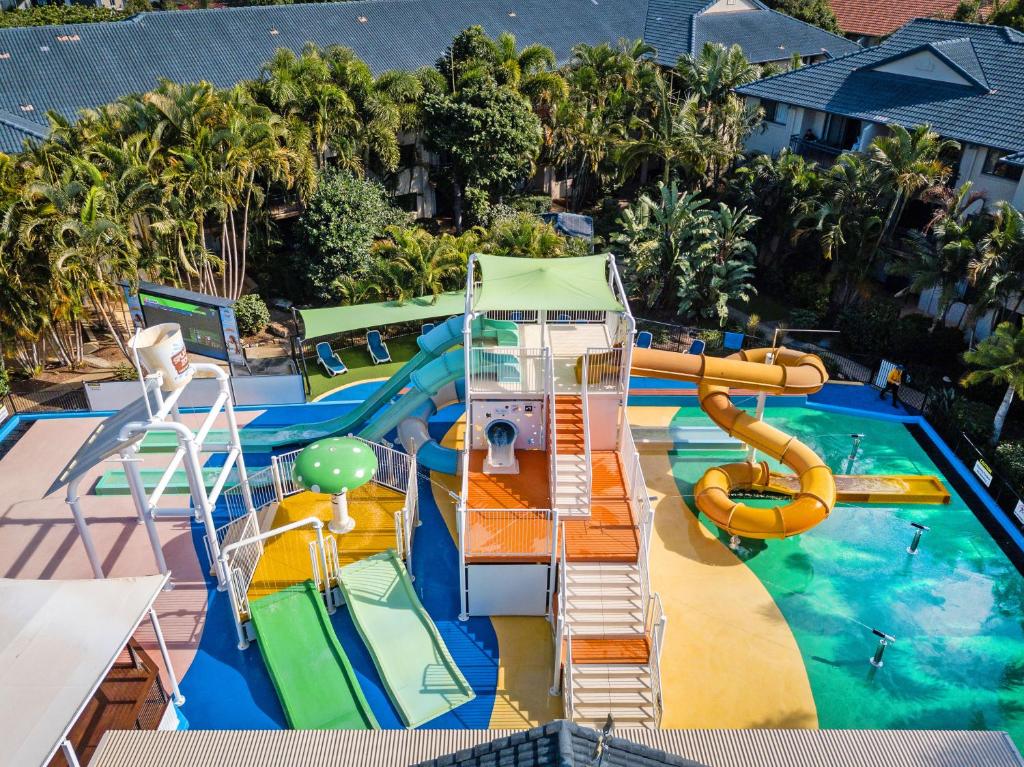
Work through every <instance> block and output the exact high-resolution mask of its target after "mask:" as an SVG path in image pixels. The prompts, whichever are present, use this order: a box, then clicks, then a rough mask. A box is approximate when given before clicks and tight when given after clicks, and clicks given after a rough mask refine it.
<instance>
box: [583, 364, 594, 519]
mask: <svg viewBox="0 0 1024 767" xmlns="http://www.w3.org/2000/svg"><path fill="white" fill-rule="evenodd" d="M581 373H582V375H581V376H580V378H581V379H582V383H581V385H580V399H581V400H582V403H583V460H584V462H585V463H586V467H585V475H584V476H585V480H586V486H585V488H584V499H583V500H584V503H585V504H586V509H587V513H588V514H589V513H590V501H591V499H592V498H593V494H594V469H593V463H594V461H593V453H592V450H591V447H590V384H589V381H590V352H589V351H588V352H587V353H586V354H584V355H583V369H582V371H581Z"/></svg>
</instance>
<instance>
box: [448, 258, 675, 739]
mask: <svg viewBox="0 0 1024 767" xmlns="http://www.w3.org/2000/svg"><path fill="white" fill-rule="evenodd" d="M462 330H463V349H462V351H461V354H462V356H463V367H464V369H465V371H466V372H465V384H464V389H465V394H464V396H465V402H466V425H465V432H464V438H463V444H462V450H461V453H460V455H459V462H460V465H459V478H460V481H461V488H460V492H459V502H458V508H457V522H458V543H459V558H460V561H459V576H460V583H459V588H460V605H461V613H462V617H464V618H468V617H469V616H474V615H541V616H546V617H547V618H548V620H549V621H550V622H551V625H552V633H553V643H554V651H555V657H556V663H555V668H554V670H553V678H552V690H551V692H552V694H562V695H563V697H564V703H565V711H566V715H567V716H568V717H570V718H573V719H575V720H576V721H580V722H586V723H591V724H598V725H600V724H603V722H604V720H605V718H606V717H607V715H608V713H609V712H611V713H612V714H613V715H614V716H615V720H616V722H617V723H619V724H620V725H621V726H655V725H656V724H657V722H658V719H659V717H660V692H659V686H660V682H659V677H660V674H659V673H658V670H657V657H658V653H659V652H660V646H661V638H662V635H663V632H664V620H663V618H662V614H661V608H660V603H659V601H658V599H657V596H656V595H653V594H652V593H651V590H650V585H649V578H648V573H647V546H648V541H649V540H650V533H651V523H652V520H653V513H652V511H651V506H650V501H649V499H648V496H647V489H646V485H645V482H644V480H643V474H642V471H641V470H640V464H639V456H638V455H637V452H636V449H635V447H634V446H633V442H632V436H631V433H630V430H629V424H628V421H627V420H626V417H625V416H626V410H625V406H626V397H627V393H628V392H627V387H628V371H629V369H630V365H631V356H632V353H633V336H634V330H635V324H634V321H633V317H632V315H631V314H630V311H629V306H628V304H627V302H626V297H625V291H624V290H623V287H622V283H621V281H620V279H619V275H618V272H617V269H616V266H615V262H614V260H613V259H612V258H611V257H610V256H607V255H597V256H586V257H582V258H566V259H555V260H532V259H516V258H501V257H496V256H489V255H475V256H473V257H472V258H471V259H470V263H469V277H468V279H467V285H466V313H465V316H464V318H463V329H462ZM498 334H503V335H504V336H514V337H515V339H516V342H515V343H514V344H513V343H510V342H509V341H508V340H507V339H506V340H505V341H504V343H499V340H498V338H497V335H498ZM612 679H614V682H612V681H610V680H612Z"/></svg>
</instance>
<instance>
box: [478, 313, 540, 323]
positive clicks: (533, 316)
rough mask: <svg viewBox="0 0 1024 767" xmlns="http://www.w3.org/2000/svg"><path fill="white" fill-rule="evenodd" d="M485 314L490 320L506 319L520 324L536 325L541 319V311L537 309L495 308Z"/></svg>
mask: <svg viewBox="0 0 1024 767" xmlns="http://www.w3.org/2000/svg"><path fill="white" fill-rule="evenodd" d="M484 316H485V317H486V318H487V319H489V320H504V321H505V322H515V323H518V324H520V325H536V324H537V323H538V322H539V321H540V312H538V311H537V310H536V309H494V310H492V311H489V312H486V313H485V314H484Z"/></svg>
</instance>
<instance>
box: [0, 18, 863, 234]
mask: <svg viewBox="0 0 1024 767" xmlns="http://www.w3.org/2000/svg"><path fill="white" fill-rule="evenodd" d="M552 19H558V20H559V23H557V24H555V23H551V22H552ZM475 24H479V25H481V26H482V27H483V28H484V29H485V30H486V31H487V33H488V34H490V35H492V36H494V35H497V34H499V33H501V32H510V33H512V34H513V35H515V36H516V39H517V41H518V42H519V44H520V45H530V44H532V43H540V44H542V45H546V46H548V47H550V48H551V49H552V50H554V52H555V55H556V56H557V57H558V61H559V62H560V63H565V62H567V61H568V59H569V57H570V55H571V49H572V47H573V46H574V45H577V44H579V43H586V44H590V45H596V44H599V43H612V44H614V43H616V42H617V41H618V40H620V39H626V40H638V39H644V40H646V41H647V42H649V43H650V44H652V45H653V46H655V47H656V48H657V57H658V61H659V62H661V63H662V64H664V65H666V66H672V65H674V64H675V62H676V60H677V59H678V58H679V56H681V55H683V54H686V53H692V52H695V51H699V50H700V49H701V47H702V46H703V45H704V44H705V43H706V42H714V43H719V44H721V45H725V46H730V45H733V44H738V45H740V46H741V47H742V48H743V50H744V52H745V53H746V55H747V57H748V58H749V59H750V60H751V61H754V62H757V63H766V62H782V63H788V62H789V61H790V59H791V58H792V57H793V56H794V55H797V56H800V57H801V58H802V59H803V60H804V61H807V62H811V61H819V60H821V59H824V58H828V57H831V56H840V55H843V54H846V53H849V52H851V51H853V50H856V49H857V45H856V44H855V43H853V42H851V41H849V40H846V39H844V38H842V37H838V36H836V35H832V34H830V33H828V32H825V31H824V30H821V29H819V28H817V27H814V26H811V25H809V24H805V23H803V22H801V21H797V20H796V19H794V18H791V17H789V16H786V15H784V14H781V13H777V12H775V11H772V10H769V9H768V8H767V7H765V6H764V5H763V4H761V3H760V2H758V1H757V0H714V1H712V2H709V0H681V1H677V0H649V1H646V0H645V1H644V2H631V0H602V1H601V2H579V1H578V0H551V1H545V2H541V0H515V2H512V3H511V4H510V3H507V2H497V0H484V2H475V1H474V0H455V1H454V2H446V3H444V4H442V5H440V6H439V5H438V4H437V3H434V2H430V0H376V1H374V2H364V1H360V2H348V3H308V4H297V5H276V6H253V7H246V8H226V9H219V10H208V11H207V10H196V11H157V12H152V13H145V14H141V15H139V16H135V17H132V18H130V19H126V20H124V21H118V22H107V23H95V24H78V25H74V26H73V27H66V28H65V27H36V28H19V29H2V30H0V152H14V151H17V150H19V149H20V148H21V147H22V145H23V143H24V142H25V141H26V140H30V141H31V140H39V139H41V138H44V137H45V136H46V135H47V134H48V132H49V123H48V122H47V119H46V114H47V112H48V111H51V110H52V111H54V112H56V113H58V114H60V115H62V116H64V117H66V118H69V119H74V118H75V117H76V116H77V115H78V113H79V112H80V111H81V110H82V109H86V108H91V107H97V106H101V105H103V104H106V103H109V102H112V101H116V100H117V99H118V98H121V97H122V96H125V95H127V94H130V93H140V92H144V91H147V90H150V89H152V88H154V87H156V85H157V84H158V82H159V80H160V79H161V78H166V79H169V80H173V81H175V82H181V83H192V82H198V81H201V80H205V81H208V82H211V83H213V84H214V85H216V86H218V87H222V88H223V87H230V86H232V85H234V84H236V83H238V82H240V81H242V80H246V79H254V78H257V77H259V75H260V67H262V65H263V64H264V62H266V61H269V60H270V59H271V57H272V56H273V53H274V51H275V50H276V49H278V48H289V49H291V50H293V51H295V52H299V51H301V50H302V48H303V46H305V45H306V44H307V43H309V42H313V43H316V44H317V45H319V46H321V47H326V46H330V45H342V46H346V47H349V48H351V49H353V50H354V51H355V52H356V54H358V55H359V57H360V58H362V59H363V60H364V61H365V62H366V63H367V64H368V65H369V66H370V68H371V69H372V70H373V71H374V72H375V73H380V72H383V71H386V70H390V69H403V70H415V69H419V68H420V67H431V66H433V65H434V63H435V62H436V61H437V59H438V57H439V56H442V55H443V54H444V51H445V49H446V46H447V45H449V43H450V42H451V40H452V38H453V37H454V36H455V35H456V34H458V33H459V32H460V31H462V30H463V29H466V28H467V27H470V26H473V25H475ZM405 139H406V142H407V143H406V145H405V146H404V147H403V149H402V162H401V165H402V168H401V170H400V172H399V174H398V176H397V179H396V182H395V190H396V195H398V197H399V198H401V200H402V203H403V206H404V207H406V208H407V209H408V210H410V211H412V212H416V213H417V214H418V215H420V216H430V215H433V214H434V212H435V199H434V190H433V186H432V185H431V184H430V183H429V179H428V174H427V173H426V170H425V167H424V166H426V165H429V163H430V162H431V158H430V156H429V153H427V152H425V151H424V150H423V148H422V147H421V146H419V145H418V144H417V142H416V137H415V136H414V135H407V136H405Z"/></svg>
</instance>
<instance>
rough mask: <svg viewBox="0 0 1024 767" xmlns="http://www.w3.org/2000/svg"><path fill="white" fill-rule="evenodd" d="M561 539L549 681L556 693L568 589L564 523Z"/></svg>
mask: <svg viewBox="0 0 1024 767" xmlns="http://www.w3.org/2000/svg"><path fill="white" fill-rule="evenodd" d="M561 528H562V540H561V551H560V552H559V553H560V556H559V562H558V619H557V620H556V621H555V668H554V678H553V679H552V681H551V694H552V695H557V694H558V692H559V687H560V684H561V681H562V643H563V642H564V641H565V631H566V628H567V627H568V620H567V613H566V598H565V594H566V592H567V591H568V589H569V575H568V568H567V567H566V565H567V564H568V560H567V559H566V558H565V523H564V522H563V523H562V524H561Z"/></svg>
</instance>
